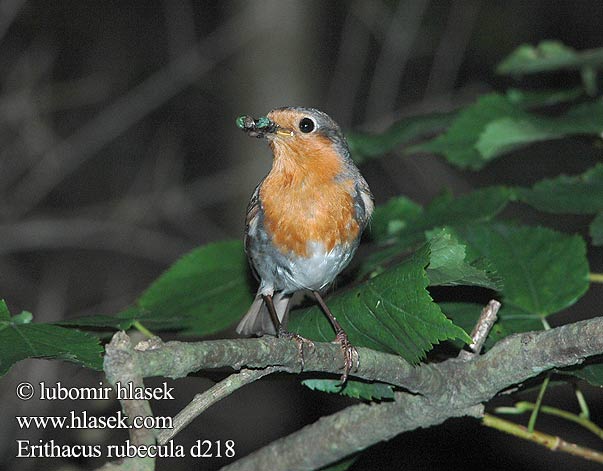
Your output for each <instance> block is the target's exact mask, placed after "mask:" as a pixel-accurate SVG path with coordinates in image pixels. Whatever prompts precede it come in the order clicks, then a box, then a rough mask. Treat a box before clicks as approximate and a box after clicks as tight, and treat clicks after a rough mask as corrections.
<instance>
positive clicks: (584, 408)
mask: <svg viewBox="0 0 603 471" xmlns="http://www.w3.org/2000/svg"><path fill="white" fill-rule="evenodd" d="M574 394H576V399H577V400H578V404H579V405H580V417H582V418H584V419H590V410H589V409H588V404H587V403H586V399H585V398H584V394H582V391H581V390H580V388H579V387H578V386H577V385H574ZM601 438H603V437H601Z"/></svg>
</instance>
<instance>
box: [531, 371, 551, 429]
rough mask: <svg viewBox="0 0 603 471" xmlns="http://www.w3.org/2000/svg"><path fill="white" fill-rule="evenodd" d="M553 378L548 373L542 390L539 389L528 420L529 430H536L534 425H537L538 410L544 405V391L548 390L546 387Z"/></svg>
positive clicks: (541, 387)
mask: <svg viewBox="0 0 603 471" xmlns="http://www.w3.org/2000/svg"><path fill="white" fill-rule="evenodd" d="M550 380H551V375H550V374H547V376H546V378H545V379H544V381H543V382H542V385H541V386H540V391H538V397H537V398H536V404H535V405H534V410H533V411H532V413H531V414H530V420H529V421H528V432H529V433H532V432H534V426H535V425H536V419H537V418H538V412H539V411H540V407H541V406H542V398H543V397H544V393H545V392H546V388H547V387H548V385H549V381H550Z"/></svg>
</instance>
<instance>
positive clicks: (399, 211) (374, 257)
mask: <svg viewBox="0 0 603 471" xmlns="http://www.w3.org/2000/svg"><path fill="white" fill-rule="evenodd" d="M510 195H511V193H510V191H509V189H507V188H505V187H488V188H483V189H479V190H475V191H473V192H471V193H469V194H467V195H463V196H459V197H457V198H453V197H452V196H451V195H449V194H444V195H442V196H440V197H438V198H436V199H434V200H433V201H432V202H431V203H430V204H429V205H427V206H426V207H425V209H423V208H422V207H421V206H420V205H418V204H416V203H414V202H412V201H411V200H409V199H408V198H406V197H403V196H401V197H397V198H393V199H391V200H390V201H389V202H388V203H386V204H385V205H381V206H378V207H377V208H376V209H375V212H374V215H373V219H372V222H371V235H372V237H373V239H374V240H375V241H376V242H379V243H381V244H384V243H388V244H390V245H389V246H387V247H380V248H379V249H378V250H377V251H376V252H374V253H373V254H371V255H370V256H368V257H366V258H365V259H364V260H363V262H362V264H361V267H360V269H359V270H358V273H357V277H358V278H359V279H361V278H364V277H365V276H366V275H368V274H371V276H374V275H376V274H378V273H381V272H382V271H383V270H384V268H385V266H386V265H387V264H389V263H391V262H392V261H393V260H396V259H398V258H399V257H400V255H402V254H404V253H405V252H406V251H407V250H408V249H409V248H411V247H413V246H415V245H416V244H418V243H420V242H423V241H424V240H425V232H426V231H428V230H430V229H433V228H438V227H443V226H452V225H455V224H459V225H466V224H470V223H472V222H475V221H487V220H490V219H491V218H492V217H494V216H495V215H496V214H498V213H499V212H500V211H502V210H503V209H504V208H505V206H506V205H507V203H508V201H509V197H510Z"/></svg>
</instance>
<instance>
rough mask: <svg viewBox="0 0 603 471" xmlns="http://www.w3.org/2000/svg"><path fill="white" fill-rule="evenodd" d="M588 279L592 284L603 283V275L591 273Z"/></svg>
mask: <svg viewBox="0 0 603 471" xmlns="http://www.w3.org/2000/svg"><path fill="white" fill-rule="evenodd" d="M588 279H589V280H590V281H591V283H603V273H589V274H588Z"/></svg>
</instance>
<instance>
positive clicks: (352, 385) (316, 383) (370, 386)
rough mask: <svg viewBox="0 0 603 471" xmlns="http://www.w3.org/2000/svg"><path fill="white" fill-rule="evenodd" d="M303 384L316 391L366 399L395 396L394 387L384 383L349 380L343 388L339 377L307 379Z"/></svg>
mask: <svg viewBox="0 0 603 471" xmlns="http://www.w3.org/2000/svg"><path fill="white" fill-rule="evenodd" d="M302 384H303V385H304V386H307V387H308V388H310V389H312V390H314V391H322V392H326V393H331V394H342V395H344V396H348V397H353V398H355V399H363V400H365V401H375V400H382V399H393V398H394V387H393V386H392V385H390V384H384V383H365V382H362V381H355V380H348V381H346V383H345V387H344V388H343V389H342V388H341V381H340V380H338V379H305V380H303V381H302Z"/></svg>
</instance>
